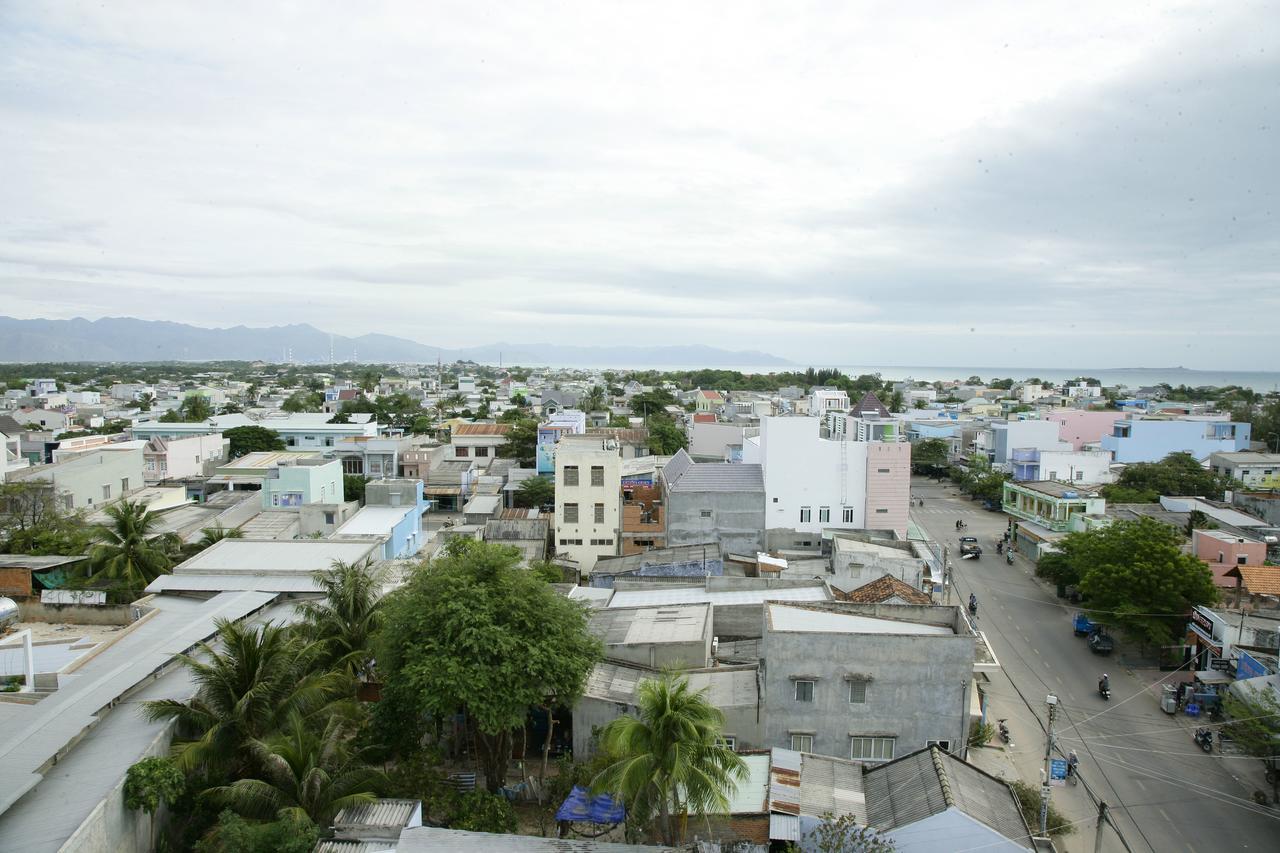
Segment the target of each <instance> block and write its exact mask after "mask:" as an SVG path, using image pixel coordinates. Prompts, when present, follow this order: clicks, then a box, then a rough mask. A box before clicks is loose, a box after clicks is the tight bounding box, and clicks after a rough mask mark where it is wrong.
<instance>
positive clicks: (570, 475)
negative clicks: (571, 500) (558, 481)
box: [564, 465, 578, 486]
mask: <svg viewBox="0 0 1280 853" xmlns="http://www.w3.org/2000/svg"><path fill="white" fill-rule="evenodd" d="M564 484H565V485H566V486H576V485H578V466H577V465H566V466H564Z"/></svg>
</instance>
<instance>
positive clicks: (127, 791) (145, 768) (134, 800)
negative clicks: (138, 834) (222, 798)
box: [124, 755, 187, 839]
mask: <svg viewBox="0 0 1280 853" xmlns="http://www.w3.org/2000/svg"><path fill="white" fill-rule="evenodd" d="M186 784H187V779H186V777H185V776H184V775H183V774H182V771H181V770H179V769H178V767H177V765H175V764H174V763H173V759H171V758H166V757H164V756H159V755H153V756H151V757H150V758H144V759H142V760H141V761H138V762H136V763H135V764H133V765H132V766H130V767H129V770H128V772H127V773H126V774H125V777H124V806H125V808H127V809H131V810H133V811H144V812H146V813H147V816H148V817H149V818H150V829H149V830H148V832H147V837H148V838H152V839H154V838H155V829H156V810H157V809H159V808H160V804H161V803H162V802H165V803H173V802H175V801H176V800H177V799H178V798H179V797H180V796H182V793H183V791H184V790H185V789H186Z"/></svg>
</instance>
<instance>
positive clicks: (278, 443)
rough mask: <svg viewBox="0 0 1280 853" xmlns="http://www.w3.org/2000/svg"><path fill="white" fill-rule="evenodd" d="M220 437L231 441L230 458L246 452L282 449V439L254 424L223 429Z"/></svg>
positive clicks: (283, 445) (236, 457)
mask: <svg viewBox="0 0 1280 853" xmlns="http://www.w3.org/2000/svg"><path fill="white" fill-rule="evenodd" d="M222 437H223V438H226V439H229V440H230V441H231V450H230V453H231V458H232V459H239V458H240V457H241V456H244V455H245V454H246V453H261V452H269V451H272V450H284V449H285V443H284V439H283V438H281V437H280V436H279V435H278V434H277V433H275V432H273V431H272V430H269V429H267V428H266V427H260V426H255V425H252V424H250V425H248V426H239V427H232V428H231V429H228V430H223V432H222Z"/></svg>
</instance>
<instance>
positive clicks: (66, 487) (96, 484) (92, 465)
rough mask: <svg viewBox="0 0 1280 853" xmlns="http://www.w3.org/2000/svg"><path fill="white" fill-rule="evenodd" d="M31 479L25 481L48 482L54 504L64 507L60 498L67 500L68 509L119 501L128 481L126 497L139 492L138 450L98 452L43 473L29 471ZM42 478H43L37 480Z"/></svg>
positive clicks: (140, 479)
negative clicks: (54, 496) (55, 495)
mask: <svg viewBox="0 0 1280 853" xmlns="http://www.w3.org/2000/svg"><path fill="white" fill-rule="evenodd" d="M31 470H32V472H33V473H32V475H30V476H28V477H27V478H25V479H26V480H27V482H31V481H33V480H46V481H47V480H50V479H52V480H53V482H54V488H55V490H56V491H57V492H58V503H59V505H60V506H63V507H64V508H65V507H66V503H65V502H64V497H68V496H69V497H70V500H71V508H72V509H84V508H86V507H95V506H101V505H102V504H103V503H107V502H110V501H114V500H117V499H119V498H120V497H121V496H122V494H123V491H122V489H123V485H124V483H123V482H122V481H124V480H128V486H129V488H128V491H129V492H130V493H132V492H135V491H137V490H138V489H141V488H142V486H143V480H142V450H141V448H139V449H137V450H98V451H94V452H91V453H86V454H85V455H83V456H78V457H76V458H74V459H68V460H66V461H64V462H60V463H58V465H56V466H52V467H50V468H49V469H47V470H44V471H42V470H41V469H31ZM41 475H44V476H41ZM103 486H107V487H109V489H110V494H109V496H108V497H107V498H105V499H104V497H103V492H102V487H103Z"/></svg>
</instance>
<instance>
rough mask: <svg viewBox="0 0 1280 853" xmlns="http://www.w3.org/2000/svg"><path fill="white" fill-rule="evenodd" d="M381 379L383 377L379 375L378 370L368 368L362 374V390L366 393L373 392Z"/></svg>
mask: <svg viewBox="0 0 1280 853" xmlns="http://www.w3.org/2000/svg"><path fill="white" fill-rule="evenodd" d="M381 381H382V377H381V376H379V375H378V373H377V371H374V370H366V371H365V372H364V373H361V374H360V390H361V391H364V392H365V393H366V394H369V393H372V391H373V389H375V388H377V387H378V383H380V382H381Z"/></svg>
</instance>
